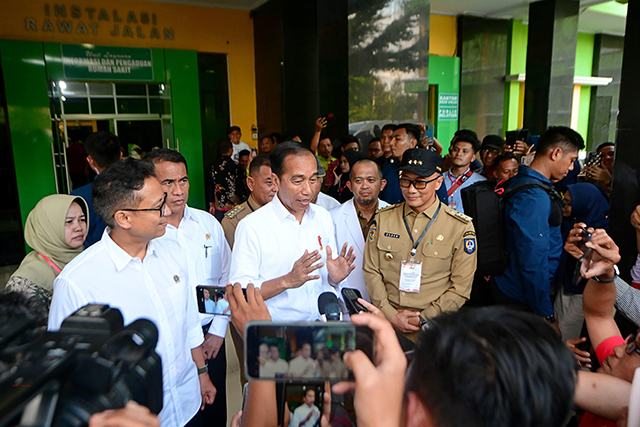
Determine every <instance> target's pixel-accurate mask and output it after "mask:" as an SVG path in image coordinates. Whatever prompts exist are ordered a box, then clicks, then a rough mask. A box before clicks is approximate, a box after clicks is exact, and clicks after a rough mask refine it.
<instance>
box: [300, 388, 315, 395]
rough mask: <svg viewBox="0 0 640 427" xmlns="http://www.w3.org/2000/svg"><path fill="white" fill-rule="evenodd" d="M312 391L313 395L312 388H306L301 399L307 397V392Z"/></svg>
mask: <svg viewBox="0 0 640 427" xmlns="http://www.w3.org/2000/svg"><path fill="white" fill-rule="evenodd" d="M310 391H312V392H313V393H314V394H315V392H316V391H315V390H314V389H312V388H307V389H305V390H303V391H302V397H307V394H309V392H310Z"/></svg>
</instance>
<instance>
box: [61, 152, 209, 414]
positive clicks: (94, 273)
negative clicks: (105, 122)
mask: <svg viewBox="0 0 640 427" xmlns="http://www.w3.org/2000/svg"><path fill="white" fill-rule="evenodd" d="M154 173H155V171H154V166H153V163H151V162H146V161H140V160H135V159H132V158H128V159H126V160H120V161H118V162H116V163H114V164H113V165H111V166H110V167H109V168H107V169H106V170H105V171H104V172H103V173H101V174H100V176H98V178H96V180H95V181H94V183H93V193H92V198H93V206H94V209H95V211H96V213H97V214H98V215H100V217H101V218H102V220H103V221H104V222H105V223H106V224H107V225H108V227H107V229H106V230H105V231H104V233H103V234H102V239H101V240H100V241H98V242H96V243H95V244H94V245H92V246H91V247H90V248H88V249H87V250H85V251H84V252H83V253H82V254H80V255H79V256H77V257H76V258H75V259H74V260H73V261H72V262H70V263H69V264H67V266H66V267H65V269H64V270H63V271H62V273H60V275H59V276H58V277H57V279H56V281H55V282H54V284H53V287H54V295H53V300H52V302H51V312H50V314H49V330H51V331H56V330H58V329H59V328H60V325H61V324H62V321H63V320H64V319H65V318H66V317H67V316H69V315H70V314H71V313H73V312H75V311H76V310H77V309H79V308H81V307H83V306H85V305H86V304H91V303H99V304H108V305H109V306H111V307H112V308H117V309H119V310H120V312H121V313H122V317H123V320H124V325H128V324H129V323H131V322H133V321H134V320H136V319H139V318H145V319H149V320H151V321H152V322H153V323H154V324H155V325H156V326H157V328H158V336H159V337H160V338H159V341H158V345H157V347H156V351H157V352H158V354H159V355H160V357H161V358H162V388H163V408H162V411H160V414H159V416H160V420H161V422H162V425H163V426H184V425H185V424H187V423H189V422H190V420H191V419H192V418H194V416H195V415H196V414H197V413H198V410H199V409H201V408H204V406H205V403H206V404H211V403H213V400H214V398H215V393H216V390H215V388H214V387H213V385H212V384H211V381H210V380H209V376H208V375H206V371H205V372H201V371H199V370H198V368H199V367H203V366H204V365H205V363H204V354H203V351H202V343H203V341H204V340H203V336H202V328H201V326H200V319H199V317H198V308H197V306H196V300H195V296H194V295H193V292H194V286H193V279H190V277H189V273H188V267H187V265H188V264H187V259H186V254H185V253H184V251H182V250H181V249H180V246H179V245H178V244H177V243H176V242H175V241H172V240H164V239H163V240H162V241H160V240H158V239H156V238H157V237H160V236H162V235H164V233H165V229H166V227H167V223H168V217H169V216H170V215H171V213H172V212H171V208H169V206H167V193H166V192H165V191H164V190H163V188H162V186H161V185H160V182H158V180H157V179H156V178H155V177H154ZM198 396H201V399H198Z"/></svg>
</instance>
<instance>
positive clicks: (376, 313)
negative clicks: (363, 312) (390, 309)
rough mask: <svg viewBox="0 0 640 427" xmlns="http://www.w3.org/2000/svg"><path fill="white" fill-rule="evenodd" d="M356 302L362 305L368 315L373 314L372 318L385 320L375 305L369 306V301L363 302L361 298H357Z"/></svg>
mask: <svg viewBox="0 0 640 427" xmlns="http://www.w3.org/2000/svg"><path fill="white" fill-rule="evenodd" d="M358 302H359V303H360V304H362V305H363V306H364V308H366V309H367V310H369V313H371V314H373V315H374V316H377V317H379V318H381V319H386V317H384V313H383V312H382V311H381V310H380V309H379V308H378V307H376V306H375V305H373V304H371V303H370V302H369V301H367V300H364V299H362V298H358Z"/></svg>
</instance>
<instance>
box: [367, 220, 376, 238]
mask: <svg viewBox="0 0 640 427" xmlns="http://www.w3.org/2000/svg"><path fill="white" fill-rule="evenodd" d="M377 235H378V227H376V225H375V224H372V225H371V227H369V235H368V237H367V238H368V239H369V241H370V242H373V241H374V240H376V236H377Z"/></svg>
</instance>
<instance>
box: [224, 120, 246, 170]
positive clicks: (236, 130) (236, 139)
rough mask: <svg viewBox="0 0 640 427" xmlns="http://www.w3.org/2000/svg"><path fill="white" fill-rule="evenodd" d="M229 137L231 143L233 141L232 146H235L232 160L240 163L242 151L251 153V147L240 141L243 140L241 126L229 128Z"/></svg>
mask: <svg viewBox="0 0 640 427" xmlns="http://www.w3.org/2000/svg"><path fill="white" fill-rule="evenodd" d="M227 136H228V137H229V141H231V145H232V146H233V154H232V155H231V159H233V161H234V162H236V163H238V160H240V152H241V151H242V150H249V151H251V147H249V144H247V143H246V142H242V141H240V138H242V131H241V130H240V127H239V126H231V127H230V128H229V132H227Z"/></svg>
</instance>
